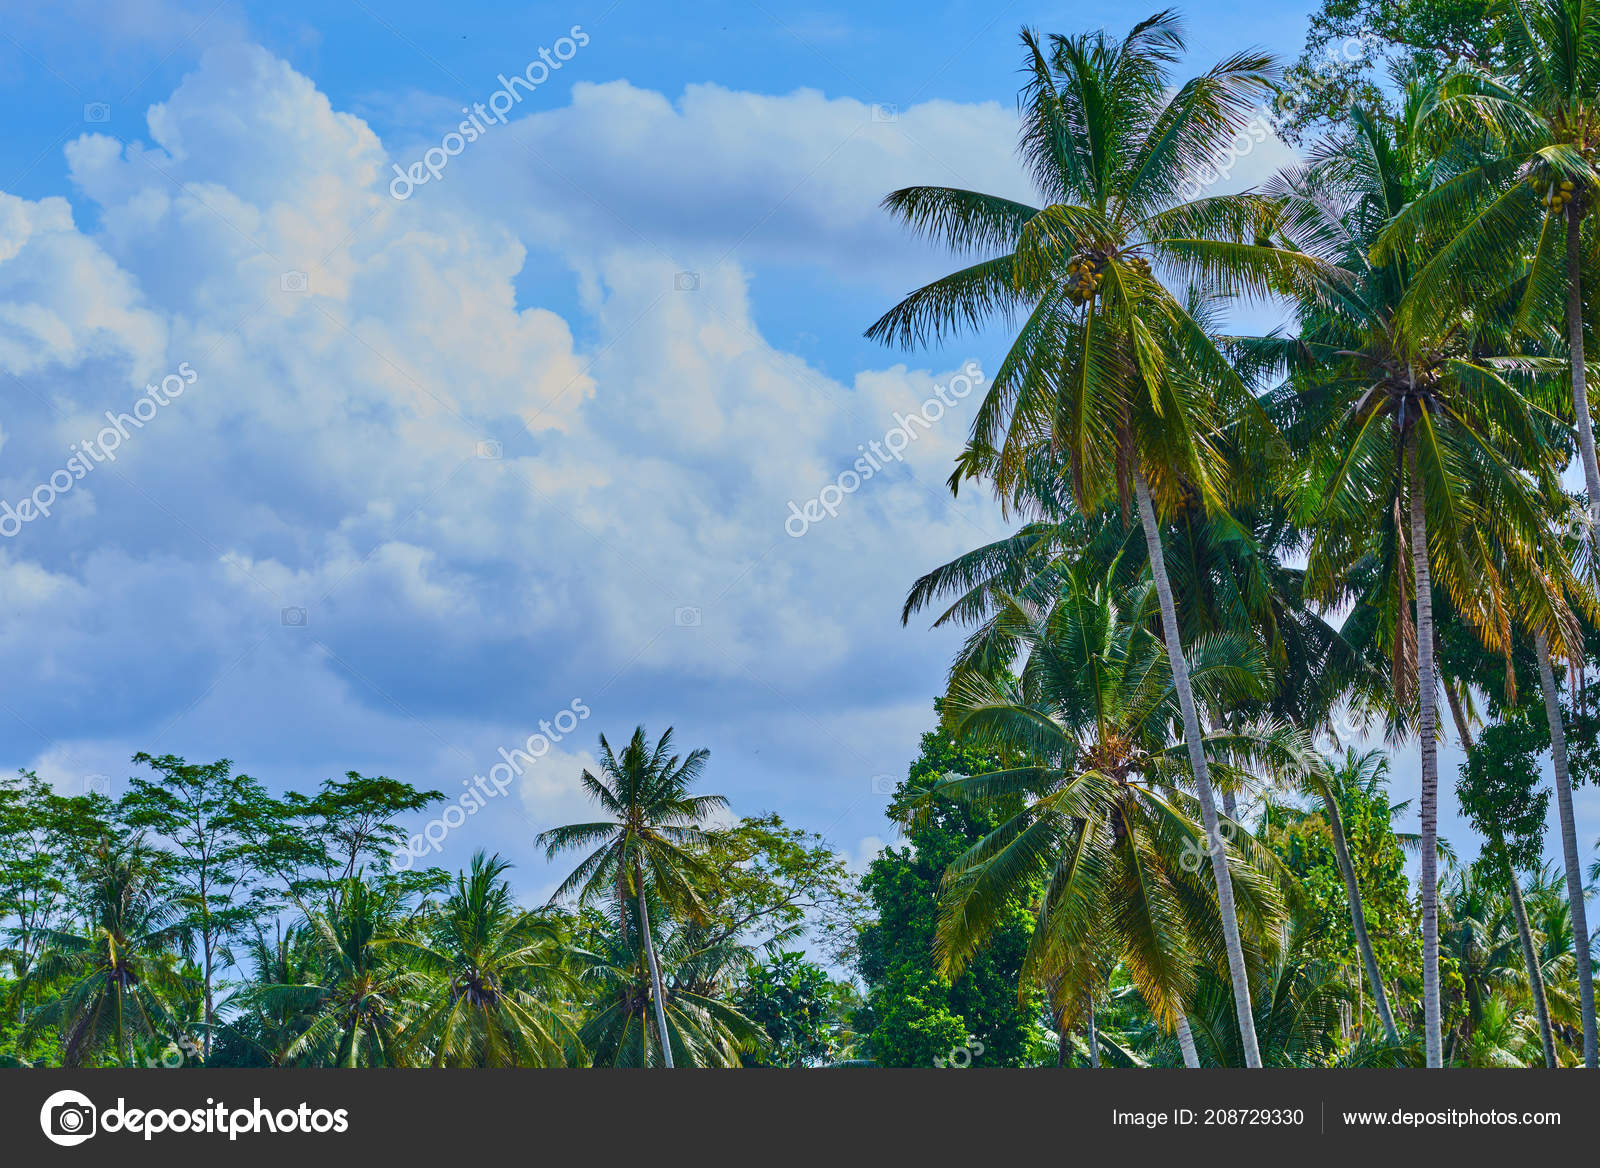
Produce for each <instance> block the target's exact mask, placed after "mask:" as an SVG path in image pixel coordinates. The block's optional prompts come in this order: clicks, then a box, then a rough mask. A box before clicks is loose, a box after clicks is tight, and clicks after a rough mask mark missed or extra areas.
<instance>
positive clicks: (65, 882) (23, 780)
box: [0, 771, 112, 1023]
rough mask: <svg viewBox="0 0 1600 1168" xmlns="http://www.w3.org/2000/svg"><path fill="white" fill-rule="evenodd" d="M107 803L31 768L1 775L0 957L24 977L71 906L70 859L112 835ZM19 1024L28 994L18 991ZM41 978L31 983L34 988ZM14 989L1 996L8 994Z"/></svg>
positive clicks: (35, 988)
mask: <svg viewBox="0 0 1600 1168" xmlns="http://www.w3.org/2000/svg"><path fill="white" fill-rule="evenodd" d="M110 814H111V807H110V803H109V801H108V800H106V798H105V797H104V796H101V795H82V796H63V795H58V794H56V793H55V791H54V790H52V789H51V787H50V785H49V784H48V783H45V782H44V781H43V780H41V779H40V778H39V776H38V775H36V774H34V773H33V772H32V771H19V772H18V774H17V776H16V777H15V778H7V779H0V929H3V932H0V936H3V937H4V938H5V940H6V942H7V943H6V945H5V946H4V947H0V961H4V962H5V963H7V964H9V965H10V967H11V970H12V972H13V974H14V975H15V976H16V978H18V979H19V980H20V979H25V978H27V976H28V973H29V972H30V970H31V969H32V968H33V963H34V961H35V960H36V959H37V958H38V956H39V953H40V951H41V949H42V948H43V947H44V945H45V943H46V937H47V936H48V935H49V934H50V933H51V932H52V931H54V930H57V929H59V928H61V927H63V925H64V924H65V922H66V919H67V917H68V915H69V914H70V912H71V911H72V909H73V901H72V893H73V883H72V871H71V865H70V862H69V858H70V857H72V856H76V855H83V854H87V853H88V852H89V851H90V850H91V849H93V848H94V847H95V846H97V845H99V844H101V843H103V842H104V841H105V840H107V839H109V838H110V836H111V832H112V828H111V824H110V821H109V817H110ZM17 988H18V987H13V991H14V994H15V999H16V1009H17V1015H16V1020H17V1021H18V1023H20V1022H21V1021H22V1018H23V1014H24V1013H25V1012H26V1009H27V995H26V994H23V993H20V992H16V991H17ZM39 988H40V983H39V982H37V981H34V982H33V983H31V989H32V990H33V991H37V990H38V989H39ZM11 996H12V995H6V996H5V997H6V999H9V998H10V997H11Z"/></svg>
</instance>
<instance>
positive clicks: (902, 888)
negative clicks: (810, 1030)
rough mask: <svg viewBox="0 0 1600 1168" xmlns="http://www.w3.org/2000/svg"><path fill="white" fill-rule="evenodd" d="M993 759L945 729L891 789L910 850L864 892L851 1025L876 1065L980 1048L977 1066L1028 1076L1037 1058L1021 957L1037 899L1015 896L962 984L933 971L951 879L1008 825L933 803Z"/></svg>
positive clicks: (993, 816)
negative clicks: (979, 845)
mask: <svg viewBox="0 0 1600 1168" xmlns="http://www.w3.org/2000/svg"><path fill="white" fill-rule="evenodd" d="M1001 762H1002V760H1001V756H1000V755H999V754H998V753H996V752H991V751H983V750H977V749H972V748H969V747H965V746H961V745H958V744H957V743H956V742H955V740H954V739H953V738H952V737H951V736H950V735H949V734H948V733H947V732H944V731H941V730H930V731H928V732H927V733H925V734H924V735H923V736H922V750H921V753H920V754H919V756H918V757H917V759H916V761H914V762H913V763H912V764H911V768H910V771H909V773H908V774H907V777H906V779H905V780H904V781H902V782H901V783H900V784H899V785H898V786H897V788H896V790H895V795H894V800H893V802H892V803H891V805H890V809H889V814H890V817H891V818H892V819H894V820H895V821H896V822H897V823H898V824H899V825H900V827H901V829H902V830H903V832H904V833H905V841H906V845H907V846H906V847H904V848H896V847H888V848H885V849H884V850H883V852H882V854H881V855H879V856H878V858H877V859H875V860H873V861H872V863H871V865H870V867H869V868H868V871H867V874H866V875H865V876H864V877H863V879H862V887H863V889H864V890H865V892H866V894H867V896H868V898H869V899H870V900H871V902H872V905H873V907H874V909H875V910H876V914H875V916H876V919H875V920H874V921H872V922H871V923H869V924H868V925H866V926H865V927H864V928H863V929H862V931H861V937H860V945H859V953H858V956H857V965H856V968H857V971H858V972H859V973H860V975H861V979H862V981H863V982H864V983H865V985H866V995H865V1001H864V1003H863V1005H862V1007H861V1009H860V1010H859V1011H858V1012H857V1014H856V1015H855V1019H854V1025H855V1029H856V1030H857V1032H858V1033H859V1034H860V1035H861V1043H862V1053H863V1054H864V1056H865V1057H867V1058H869V1059H870V1060H871V1061H872V1062H874V1063H876V1064H877V1065H878V1066H884V1067H928V1066H933V1065H935V1064H934V1060H935V1059H941V1060H948V1059H949V1057H950V1054H951V1052H952V1051H954V1050H959V1049H964V1048H967V1046H968V1043H969V1042H971V1041H973V1040H974V1039H975V1040H976V1041H977V1042H978V1043H981V1044H982V1048H983V1049H982V1053H981V1054H978V1055H975V1056H973V1057H972V1061H973V1063H974V1064H975V1065H979V1066H1029V1065H1033V1064H1034V1063H1036V1062H1038V1061H1040V1060H1041V1058H1042V1057H1043V1054H1044V1052H1043V1050H1042V1049H1041V1047H1040V1045H1039V1040H1038V1031H1039V1024H1040V1022H1041V1020H1042V1019H1043V1018H1044V1017H1045V1013H1046V1011H1045V1004H1044V1001H1043V999H1042V996H1040V995H1038V994H1032V995H1029V999H1028V1000H1027V1001H1025V1002H1019V1001H1018V993H1017V991H1018V985H1019V982H1020V980H1021V969H1022V960H1023V955H1024V954H1025V953H1026V952H1027V948H1028V939H1029V936H1030V934H1031V932H1032V917H1031V913H1030V911H1029V909H1030V906H1031V903H1032V899H1033V895H1034V892H1035V890H1028V891H1027V892H1024V893H1019V894H1018V895H1016V896H1015V897H1013V898H1012V900H1011V902H1010V903H1009V904H1008V906H1007V909H1006V912H1005V919H1004V920H1003V921H997V923H996V927H995V928H994V929H993V931H992V932H991V933H990V936H989V940H988V943H987V944H986V945H985V946H984V948H983V949H982V950H981V951H980V952H978V953H977V954H976V955H975V956H974V958H973V960H972V961H970V962H969V963H968V964H967V965H966V967H965V968H964V969H963V970H962V972H961V973H960V975H959V976H957V977H955V978H953V979H952V978H949V977H947V976H946V975H945V974H943V973H941V972H939V970H938V969H937V967H936V966H935V962H934V935H935V931H936V926H937V922H938V900H939V890H940V886H941V884H942V882H943V880H944V873H945V870H946V869H947V868H948V867H949V866H950V864H952V863H954V862H955V861H956V860H957V859H958V858H959V857H960V856H961V855H962V854H963V853H964V852H966V851H967V849H968V848H970V847H971V846H972V845H973V844H974V843H976V842H977V841H978V840H979V839H981V838H982V837H983V836H985V835H987V834H988V833H989V832H991V831H993V830H994V829H995V828H996V827H997V826H998V825H999V823H1000V822H1001V820H1000V814H1001V812H1000V811H999V810H998V809H995V808H983V807H974V806H970V805H967V804H964V803H958V802H954V801H950V800H942V799H941V800H937V801H935V802H933V803H932V804H928V803H927V800H926V797H927V794H928V792H929V791H931V790H932V789H933V787H934V786H936V785H937V784H939V783H940V782H942V781H943V780H944V779H945V777H946V776H947V775H950V774H984V773H987V772H989V771H992V770H994V769H996V768H997V767H998V766H1000V765H1001Z"/></svg>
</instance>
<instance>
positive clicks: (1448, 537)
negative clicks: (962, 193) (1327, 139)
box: [1271, 86, 1570, 1067]
mask: <svg viewBox="0 0 1600 1168" xmlns="http://www.w3.org/2000/svg"><path fill="white" fill-rule="evenodd" d="M1440 100H1441V97H1440V95H1439V93H1438V92H1437V91H1436V90H1434V89H1429V88H1425V87H1418V86H1413V87H1411V88H1410V89H1408V90H1407V91H1406V94H1405V98H1404V103H1403V106H1402V109H1401V111H1400V113H1399V115H1398V116H1397V117H1396V118H1394V119H1392V120H1390V119H1382V118H1379V117H1377V116H1374V115H1372V114H1370V113H1368V112H1366V111H1363V110H1359V109H1358V110H1355V111H1353V113H1352V117H1351V126H1350V130H1351V132H1350V134H1349V136H1348V138H1347V139H1346V140H1344V141H1342V142H1340V143H1339V144H1338V145H1337V146H1333V147H1329V148H1325V149H1324V150H1322V151H1320V152H1319V153H1318V154H1317V155H1315V156H1314V158H1313V161H1312V164H1311V165H1310V167H1309V168H1307V169H1306V170H1304V171H1297V172H1293V173H1290V174H1287V175H1285V176H1283V178H1282V179H1281V180H1280V181H1279V182H1278V183H1276V184H1275V185H1274V187H1273V188H1272V192H1271V193H1273V194H1274V195H1275V196H1277V197H1279V198H1280V199H1281V200H1282V206H1283V216H1284V218H1283V222H1282V227H1281V229H1282V231H1283V233H1284V235H1285V236H1286V237H1287V238H1289V239H1291V240H1293V241H1294V242H1295V244H1296V245H1297V246H1300V247H1303V248H1305V249H1306V250H1308V251H1311V252H1314V253H1316V254H1318V255H1320V256H1322V257H1323V258H1324V259H1326V260H1327V261H1329V262H1330V263H1333V264H1338V265H1340V267H1341V268H1342V269H1343V270H1344V271H1345V273H1346V277H1345V278H1343V279H1340V280H1334V281H1330V282H1329V283H1328V284H1327V285H1326V286H1325V289H1324V294H1323V295H1322V296H1321V298H1320V299H1319V300H1318V301H1317V302H1316V303H1314V304H1313V305H1309V306H1307V308H1306V309H1305V310H1303V312H1302V321H1301V325H1302V328H1301V335H1300V336H1299V337H1298V338H1296V339H1295V340H1294V341H1292V342H1284V343H1283V352H1284V356H1285V359H1286V361H1287V362H1288V364H1289V365H1290V367H1291V369H1293V370H1294V374H1293V376H1292V377H1291V379H1290V382H1289V383H1288V386H1287V387H1286V391H1285V393H1284V394H1283V395H1282V396H1279V397H1277V398H1276V399H1275V400H1274V403H1273V405H1274V407H1275V408H1276V411H1277V412H1278V414H1279V416H1281V417H1284V418H1286V420H1287V422H1288V425H1289V428H1290V432H1291V433H1292V434H1294V435H1296V436H1297V437H1298V438H1299V440H1300V444H1301V445H1302V447H1303V448H1304V449H1306V450H1307V451H1308V456H1307V457H1306V458H1305V459H1303V460H1302V461H1301V462H1300V463H1298V464H1296V465H1294V466H1291V467H1289V468H1287V469H1288V472H1289V474H1290V476H1292V477H1294V478H1295V479H1296V480H1297V481H1296V482H1295V483H1294V484H1293V486H1292V488H1291V489H1295V490H1298V491H1300V492H1301V494H1302V497H1303V498H1304V499H1305V500H1306V510H1307V515H1308V518H1307V520H1306V526H1307V527H1308V529H1309V530H1310V531H1311V533H1312V536H1311V540H1310V544H1309V548H1308V575H1307V580H1308V586H1309V589H1310V592H1311V595H1312V596H1313V597H1314V598H1318V599H1322V600H1324V601H1325V602H1333V603H1337V602H1339V601H1340V600H1343V599H1346V591H1347V589H1348V588H1349V582H1350V580H1351V579H1352V576H1353V574H1354V573H1357V572H1358V571H1359V570H1360V567H1361V565H1363V564H1364V563H1366V564H1370V563H1372V562H1373V561H1376V562H1377V563H1379V564H1380V565H1382V567H1383V569H1384V576H1383V577H1381V578H1379V579H1377V580H1375V581H1373V582H1372V583H1373V584H1374V586H1375V588H1376V589H1377V591H1378V596H1380V597H1382V598H1383V600H1382V602H1383V603H1384V604H1385V605H1386V607H1387V608H1388V610H1389V612H1390V613H1391V614H1392V617H1391V620H1390V623H1389V626H1388V627H1389V629H1390V634H1389V635H1390V638H1391V641H1392V648H1393V657H1394V661H1395V679H1394V680H1395V693H1396V699H1397V701H1398V702H1400V704H1401V705H1405V704H1407V703H1408V702H1409V701H1410V699H1411V697H1412V695H1414V696H1415V700H1416V702H1417V719H1416V726H1417V734H1418V741H1419V744H1420V753H1421V770H1422V788H1421V798H1420V801H1419V802H1420V812H1421V819H1422V833H1421V834H1422V862H1421V868H1422V872H1421V884H1422V890H1421V891H1422V922H1423V981H1424V990H1423V1002H1424V1017H1425V1030H1424V1032H1425V1037H1426V1049H1427V1061H1428V1065H1429V1066H1431V1067H1437V1066H1441V1065H1442V1060H1443V1043H1442V1030H1441V1017H1440V1009H1441V1005H1440V996H1439V969H1438V944H1439V942H1438V936H1439V933H1438V928H1439V925H1438V895H1437V863H1438V860H1437V857H1438V847H1437V833H1438V757H1437V749H1438V744H1437V736H1438V717H1437V707H1436V703H1437V694H1438V685H1439V681H1438V671H1437V668H1436V661H1435V634H1434V627H1433V604H1434V587H1435V582H1436V581H1437V583H1438V584H1439V586H1440V587H1441V588H1442V589H1443V591H1444V593H1445V594H1446V595H1447V596H1448V599H1449V602H1450V604H1451V606H1452V607H1453V609H1454V610H1455V611H1456V612H1457V613H1459V614H1460V615H1461V616H1462V617H1463V619H1464V620H1466V622H1467V623H1468V624H1469V625H1470V626H1471V627H1472V628H1473V629H1474V630H1475V631H1476V633H1477V634H1478V636H1479V637H1480V638H1481V639H1482V640H1483V642H1484V643H1485V644H1486V645H1487V646H1488V647H1490V648H1491V649H1493V650H1497V651H1499V650H1504V649H1505V648H1506V647H1507V646H1508V645H1509V640H1510V627H1511V623H1512V619H1513V600H1515V602H1516V604H1515V607H1516V608H1517V609H1518V610H1519V613H1520V615H1521V616H1522V618H1523V619H1524V620H1525V621H1527V622H1528V623H1529V624H1531V625H1533V626H1535V627H1538V628H1543V629H1546V630H1548V631H1550V632H1551V633H1552V635H1555V636H1557V637H1559V638H1560V639H1561V643H1562V644H1563V645H1565V644H1566V643H1567V639H1568V637H1569V636H1570V627H1569V625H1568V623H1567V615H1566V613H1565V610H1564V607H1563V606H1560V605H1559V604H1558V603H1557V602H1556V599H1555V598H1553V597H1552V596H1551V595H1550V594H1549V592H1548V591H1545V590H1540V589H1537V588H1527V587H1524V586H1523V585H1524V583H1525V582H1526V581H1528V580H1532V579H1537V578H1538V577H1539V572H1538V568H1537V565H1538V563H1539V555H1540V551H1541V549H1542V547H1543V545H1544V531H1545V516H1546V514H1547V511H1546V506H1545V501H1546V500H1547V499H1549V498H1551V497H1553V496H1554V494H1556V493H1559V479H1558V477H1557V470H1556V468H1555V466H1554V465H1553V464H1552V462H1551V461H1550V460H1549V458H1548V452H1550V451H1552V450H1553V449H1555V448H1556V447H1557V445H1558V440H1557V437H1556V432H1557V430H1558V429H1559V423H1558V421H1557V419H1556V418H1555V417H1554V416H1553V415H1552V414H1551V413H1550V412H1549V411H1548V410H1545V409H1544V408H1542V406H1541V405H1540V403H1539V402H1538V401H1537V400H1534V399H1532V398H1530V397H1529V396H1528V395H1527V394H1526V393H1525V392H1524V390H1523V380H1522V378H1521V377H1520V376H1519V374H1521V373H1523V372H1525V371H1527V370H1530V369H1538V368H1542V365H1541V362H1540V361H1539V360H1537V359H1535V358H1527V357H1523V356H1521V355H1506V356H1493V355H1492V354H1494V353H1495V352H1497V351H1498V352H1501V353H1505V352H1506V350H1505V349H1504V348H1501V347H1499V346H1500V344H1501V342H1502V340H1503V338H1502V337H1501V336H1500V335H1498V334H1496V333H1495V332H1493V329H1492V326H1494V325H1496V324H1498V323H1499V322H1498V319H1497V318H1496V317H1495V316H1494V315H1493V314H1492V313H1490V312H1487V311H1483V310H1481V309H1480V311H1479V312H1478V313H1477V314H1476V315H1475V316H1473V315H1464V316H1462V317H1461V318H1459V319H1457V320H1453V321H1451V322H1449V323H1447V324H1446V325H1445V326H1444V327H1442V328H1440V329H1439V330H1438V331H1426V330H1424V329H1423V328H1422V327H1421V326H1420V325H1419V324H1418V323H1417V320H1416V318H1414V317H1409V316H1406V315H1404V314H1402V313H1401V312H1400V311H1399V309H1400V305H1401V304H1402V303H1403V301H1404V297H1405V295H1406V293H1407V291H1408V288H1409V280H1410V276H1411V266H1410V264H1409V263H1408V262H1407V261H1406V260H1405V258H1404V256H1403V254H1396V253H1391V255H1390V259H1389V262H1387V263H1385V264H1378V263H1376V262H1374V261H1373V260H1372V259H1371V258H1370V254H1371V249H1372V247H1373V246H1374V244H1375V242H1376V241H1377V239H1378V238H1379V236H1380V235H1381V233H1382V232H1383V231H1385V230H1386V229H1387V228H1388V227H1389V224H1390V223H1391V221H1392V220H1393V219H1394V217H1395V216H1396V214H1398V213H1399V212H1400V211H1401V209H1402V208H1404V207H1405V206H1406V205H1407V204H1409V203H1410V202H1411V201H1412V200H1413V199H1414V198H1415V197H1416V196H1417V195H1418V194H1419V193H1420V192H1422V191H1425V190H1428V189H1430V188H1431V186H1432V185H1433V181H1434V178H1435V172H1436V170H1437V168H1438V165H1439V163H1438V160H1437V159H1436V158H1435V157H1434V156H1433V155H1432V154H1430V153H1429V152H1428V150H1427V145H1428V142H1427V139H1426V136H1425V135H1423V134H1421V133H1420V132H1419V131H1418V129H1417V127H1418V126H1419V125H1420V124H1421V123H1423V122H1424V121H1425V119H1426V118H1427V116H1428V111H1430V110H1431V109H1432V108H1434V107H1435V106H1436V105H1437V104H1438V102H1439V101H1440ZM1497 556H1503V557H1504V558H1505V559H1506V560H1507V561H1509V562H1510V563H1511V564H1512V565H1513V566H1514V567H1515V568H1516V569H1517V570H1518V573H1519V575H1518V577H1517V579H1516V580H1515V581H1512V582H1511V584H1510V587H1514V588H1515V590H1516V595H1515V597H1513V596H1512V595H1511V593H1510V592H1509V591H1508V581H1507V580H1506V578H1505V576H1504V575H1503V574H1502V573H1501V572H1500V571H1499V570H1498V569H1497ZM1408 567H1409V573H1408V572H1407V568H1408ZM1408 574H1409V576H1410V577H1411V579H1407V576H1408ZM1408 593H1409V594H1411V595H1414V596H1415V620H1414V623H1413V621H1412V620H1411V619H1410V618H1411V613H1410V611H1409V610H1410V608H1411V602H1410V600H1409V598H1408Z"/></svg>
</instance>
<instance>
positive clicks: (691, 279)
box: [672, 272, 700, 292]
mask: <svg viewBox="0 0 1600 1168" xmlns="http://www.w3.org/2000/svg"><path fill="white" fill-rule="evenodd" d="M672 287H673V288H674V289H675V290H677V291H679V292H698V291H700V273H699V272H679V273H678V274H677V275H675V276H673V277H672Z"/></svg>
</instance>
